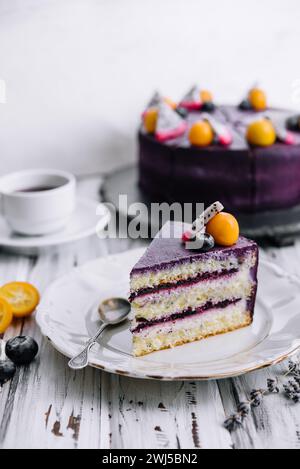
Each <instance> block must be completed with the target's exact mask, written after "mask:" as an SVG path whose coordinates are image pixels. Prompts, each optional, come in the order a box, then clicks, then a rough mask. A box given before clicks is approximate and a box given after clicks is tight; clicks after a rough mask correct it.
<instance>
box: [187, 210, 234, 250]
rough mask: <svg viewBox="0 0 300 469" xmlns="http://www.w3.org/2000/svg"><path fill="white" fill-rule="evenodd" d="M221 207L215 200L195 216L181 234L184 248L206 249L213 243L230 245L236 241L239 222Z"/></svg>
mask: <svg viewBox="0 0 300 469" xmlns="http://www.w3.org/2000/svg"><path fill="white" fill-rule="evenodd" d="M223 208H224V207H223V205H222V204H221V202H215V203H213V204H212V205H210V206H209V207H208V208H207V209H206V210H204V211H203V212H202V213H201V214H200V216H199V217H198V218H196V220H195V221H194V222H193V223H192V225H191V228H190V230H187V231H185V232H184V233H183V235H182V241H183V243H185V247H186V248H192V249H200V250H203V251H208V250H209V249H212V248H213V247H214V245H215V243H216V244H218V245H219V246H232V245H233V244H235V243H236V242H237V240H238V238H239V234H240V229H239V224H238V222H237V220H236V218H235V217H234V216H233V215H231V214H230V213H226V212H223V211H222V210H223ZM204 230H205V232H204Z"/></svg>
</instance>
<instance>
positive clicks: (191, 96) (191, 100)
mask: <svg viewBox="0 0 300 469" xmlns="http://www.w3.org/2000/svg"><path fill="white" fill-rule="evenodd" d="M180 107H183V108H185V109H188V110H189V111H195V110H198V109H202V108H203V107H205V110H206V112H212V111H213V110H214V109H215V106H214V104H213V95H212V93H211V92H210V91H208V90H201V89H200V88H199V87H198V86H193V87H192V88H191V89H190V90H189V91H188V92H187V94H186V95H185V96H184V97H183V98H182V100H181V102H180Z"/></svg>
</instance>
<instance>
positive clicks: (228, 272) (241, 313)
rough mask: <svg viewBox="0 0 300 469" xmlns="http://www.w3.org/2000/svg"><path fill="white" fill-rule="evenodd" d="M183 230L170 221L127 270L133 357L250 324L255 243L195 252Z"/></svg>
mask: <svg viewBox="0 0 300 469" xmlns="http://www.w3.org/2000/svg"><path fill="white" fill-rule="evenodd" d="M222 215H225V214H222ZM228 215H229V214H228ZM214 230H215V231H216V235H215V236H216V238H219V237H220V233H218V230H216V228H215V227H214V226H212V231H214ZM183 233H184V225H183V224H182V223H179V222H168V223H167V224H166V225H164V227H163V228H162V230H161V231H160V232H159V233H158V235H157V236H156V238H155V239H154V240H153V241H152V243H151V244H150V246H149V248H148V249H147V251H146V252H145V254H144V255H143V256H142V258H141V259H140V260H139V261H138V262H137V264H136V265H135V266H134V267H133V269H132V271H131V274H130V301H131V304H132V310H133V313H134V319H133V321H132V327H131V331H132V335H133V354H134V355H135V356H141V355H144V354H147V353H150V352H153V351H156V350H162V349H165V348H169V347H174V346H176V345H181V344H184V343H187V342H192V341H195V340H200V339H203V338H205V337H208V336H211V335H215V334H221V333H224V332H229V331H233V330H235V329H239V328H241V327H244V326H248V325H249V324H251V322H252V319H253V311H254V303H255V296H256V287H257V278H256V274H257V264H258V248H257V245H256V243H255V242H254V241H251V240H249V239H246V238H243V237H238V239H237V241H236V242H235V243H234V244H233V245H229V246H220V245H213V244H214V243H212V244H210V245H209V246H207V245H206V246H203V247H202V249H198V250H194V249H187V247H186V245H185V244H184V243H183V242H182V234H183ZM170 234H171V236H170ZM207 236H209V237H210V238H212V237H211V236H210V235H207ZM221 238H222V233H221ZM221 242H222V241H221ZM207 249H208V250H207Z"/></svg>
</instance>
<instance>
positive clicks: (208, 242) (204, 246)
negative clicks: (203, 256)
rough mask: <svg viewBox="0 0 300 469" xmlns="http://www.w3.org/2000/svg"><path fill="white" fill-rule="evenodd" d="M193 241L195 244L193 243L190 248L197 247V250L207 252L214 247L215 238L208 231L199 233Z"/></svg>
mask: <svg viewBox="0 0 300 469" xmlns="http://www.w3.org/2000/svg"><path fill="white" fill-rule="evenodd" d="M192 243H193V244H191V246H190V249H197V251H200V252H206V251H209V250H210V249H212V248H213V247H214V245H215V240H214V238H213V237H212V236H211V235H210V234H208V233H199V234H198V235H197V236H196V239H195V240H194V241H192Z"/></svg>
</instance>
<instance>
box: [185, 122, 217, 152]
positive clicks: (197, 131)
mask: <svg viewBox="0 0 300 469" xmlns="http://www.w3.org/2000/svg"><path fill="white" fill-rule="evenodd" d="M213 140H214V132H213V129H212V126H211V125H210V123H209V122H208V121H207V120H200V121H197V122H195V123H194V124H193V125H192V127H191V128H190V131H189V141H190V143H191V145H195V146H197V147H207V146H208V145H211V144H212V142H213Z"/></svg>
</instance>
